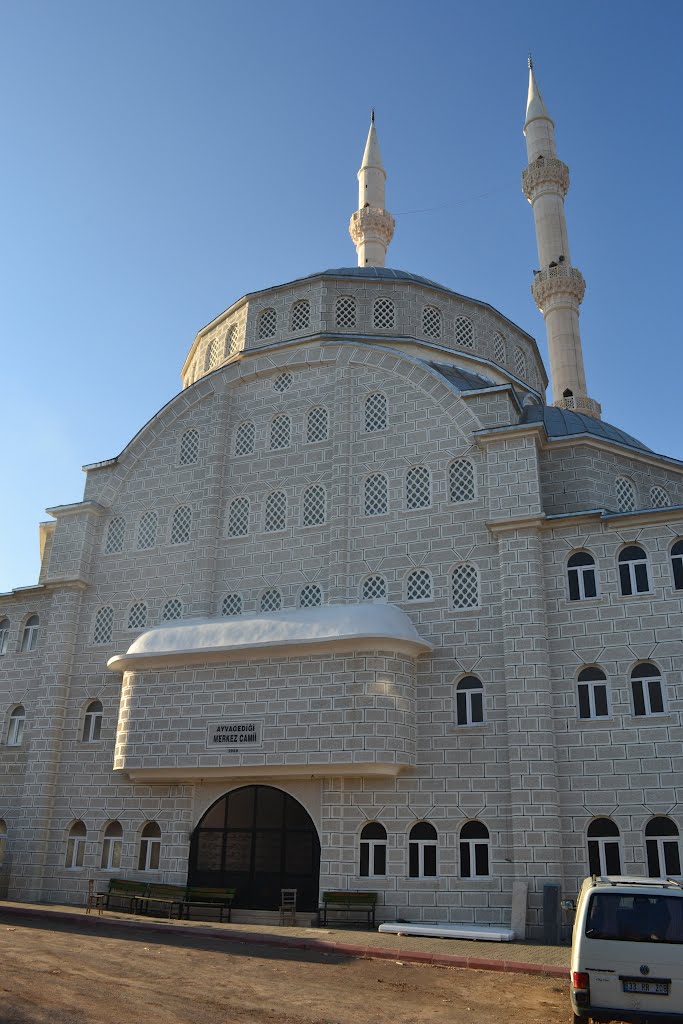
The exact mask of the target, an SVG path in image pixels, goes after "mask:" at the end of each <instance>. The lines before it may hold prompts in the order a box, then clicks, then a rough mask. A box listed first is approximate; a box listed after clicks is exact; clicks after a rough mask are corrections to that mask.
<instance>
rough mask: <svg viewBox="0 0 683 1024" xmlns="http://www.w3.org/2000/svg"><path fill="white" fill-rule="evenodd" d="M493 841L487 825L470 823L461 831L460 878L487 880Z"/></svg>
mask: <svg viewBox="0 0 683 1024" xmlns="http://www.w3.org/2000/svg"><path fill="white" fill-rule="evenodd" d="M490 847H491V839H490V836H489V830H488V829H487V827H486V825H483V824H482V823H481V822H480V821H468V822H467V823H466V824H465V825H463V827H462V828H461V829H460V877H461V878H487V877H488V876H489V874H490V867H489V860H490V856H489V853H490Z"/></svg>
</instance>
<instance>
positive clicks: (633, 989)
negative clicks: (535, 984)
mask: <svg viewBox="0 0 683 1024" xmlns="http://www.w3.org/2000/svg"><path fill="white" fill-rule="evenodd" d="M571 1001H572V1009H573V1011H574V1024H578V1022H579V1021H584V1022H585V1021H591V1020H592V1021H614V1020H616V1021H627V1022H629V1024H654V1022H656V1021H659V1022H662V1024H663V1022H668V1021H671V1022H674V1021H675V1022H678V1024H683V884H681V882H679V881H670V880H668V879H663V878H627V877H624V876H608V877H604V878H598V877H595V876H594V877H593V878H587V879H586V880H585V881H584V883H583V885H582V886H581V891H580V892H579V896H578V899H577V902H576V917H575V919H574V934H573V940H572V962H571Z"/></svg>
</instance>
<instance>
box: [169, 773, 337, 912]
mask: <svg viewBox="0 0 683 1024" xmlns="http://www.w3.org/2000/svg"><path fill="white" fill-rule="evenodd" d="M319 875H320V840H319V839H318V833H317V831H316V828H315V825H314V824H313V821H312V819H311V817H310V815H309V814H308V811H306V809H305V808H304V807H302V805H301V804H300V803H299V802H298V800H295V799H294V798H293V797H291V796H289V795H288V794H287V793H283V792H282V790H280V789H275V788H274V787H273V786H244V787H242V788H241V789H234V790H232V792H230V793H226V794H225V796H222V797H221V798H220V800H217V801H216V803H215V804H213V805H212V806H211V807H210V808H209V809H208V811H207V812H206V814H205V815H204V817H203V818H202V819H201V821H200V822H199V824H198V825H197V827H196V829H195V830H194V832H193V833H192V842H191V844H190V865H189V871H188V879H187V881H188V885H207V886H208V885H211V886H234V888H235V889H236V890H237V892H236V894H235V902H234V904H233V906H235V907H243V908H247V909H249V910H274V909H276V908H277V907H278V906H279V905H280V889H286V888H292V889H296V890H297V907H298V909H299V910H315V909H316V908H317V906H318V880H319Z"/></svg>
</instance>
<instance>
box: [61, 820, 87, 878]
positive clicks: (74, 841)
mask: <svg viewBox="0 0 683 1024" xmlns="http://www.w3.org/2000/svg"><path fill="white" fill-rule="evenodd" d="M87 836H88V830H87V829H86V827H85V825H84V824H83V822H82V821H77V822H75V823H74V824H73V825H72V826H71V828H70V829H69V835H68V837H67V842H66V860H65V862H64V864H65V867H67V868H82V867H83V860H84V857H85V841H86V838H87Z"/></svg>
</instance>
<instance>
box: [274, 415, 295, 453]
mask: <svg viewBox="0 0 683 1024" xmlns="http://www.w3.org/2000/svg"><path fill="white" fill-rule="evenodd" d="M291 437H292V423H291V420H290V418H289V416H288V415H287V413H286V412H283V413H280V415H279V416H276V417H275V419H274V420H273V422H272V423H271V424H270V447H271V448H273V449H277V448H289V446H290V444H291Z"/></svg>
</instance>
